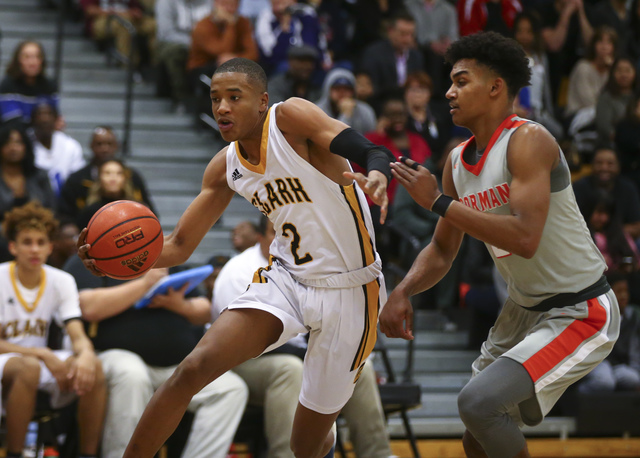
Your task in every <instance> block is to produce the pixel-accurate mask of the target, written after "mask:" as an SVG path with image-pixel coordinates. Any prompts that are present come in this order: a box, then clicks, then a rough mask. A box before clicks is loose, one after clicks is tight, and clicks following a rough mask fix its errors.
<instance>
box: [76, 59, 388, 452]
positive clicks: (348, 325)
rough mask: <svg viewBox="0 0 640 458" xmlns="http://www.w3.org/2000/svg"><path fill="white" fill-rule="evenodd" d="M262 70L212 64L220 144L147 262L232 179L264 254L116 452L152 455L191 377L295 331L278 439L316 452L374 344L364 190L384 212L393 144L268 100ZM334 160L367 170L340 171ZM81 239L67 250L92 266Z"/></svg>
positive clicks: (181, 407)
mask: <svg viewBox="0 0 640 458" xmlns="http://www.w3.org/2000/svg"><path fill="white" fill-rule="evenodd" d="M266 82H267V80H266V76H265V74H264V71H263V70H262V68H261V67H260V66H259V65H257V64H256V63H255V62H252V61H250V60H247V59H232V60H229V61H227V62H226V63H224V64H223V65H221V66H220V67H218V69H217V70H216V72H215V73H214V75H213V78H212V80H211V101H212V110H213V114H214V117H215V119H216V121H217V123H218V126H219V127H220V133H221V135H222V137H223V138H224V139H225V140H227V141H229V142H232V143H231V144H230V145H229V146H228V147H225V148H224V149H223V150H222V151H221V152H220V153H219V154H217V155H216V156H215V157H214V158H213V159H212V160H211V162H210V163H209V165H208V167H207V169H206V171H205V173H204V179H203V184H202V190H201V192H200V194H199V195H198V196H197V197H196V198H195V200H194V201H193V202H192V203H191V205H190V206H189V207H188V208H187V210H186V211H185V213H184V214H183V215H182V217H181V219H180V221H179V222H178V225H177V226H176V228H175V230H174V232H173V233H172V234H171V235H170V236H169V237H167V238H166V239H165V243H164V249H163V252H162V255H161V256H160V259H159V261H158V263H157V266H158V267H161V266H162V267H167V266H172V265H177V264H182V263H184V262H185V261H186V260H187V259H188V258H189V256H190V255H191V253H192V252H193V250H194V249H195V248H196V246H197V245H198V243H199V242H200V240H202V238H203V237H204V235H205V234H206V233H207V231H208V230H209V229H210V228H211V226H212V225H213V224H214V223H215V222H216V220H217V219H218V218H219V217H220V215H221V214H222V212H223V211H224V209H225V208H226V207H227V205H228V204H229V202H230V201H231V198H232V196H233V193H234V191H235V192H238V193H239V194H241V195H242V196H244V197H245V198H247V200H249V201H250V202H252V203H253V204H254V205H255V206H256V207H257V208H258V209H260V211H262V212H263V213H264V214H265V215H266V216H267V217H268V218H269V219H270V220H271V221H272V222H273V224H274V228H275V230H276V237H275V239H274V242H273V243H272V244H271V247H270V254H271V256H272V262H271V264H270V265H269V266H265V268H264V269H260V270H259V271H258V272H257V273H256V275H255V276H254V281H253V283H251V285H250V286H249V288H248V289H247V291H246V292H245V294H243V295H242V296H240V297H239V298H238V299H237V300H235V301H233V302H232V303H231V304H230V305H229V306H228V308H227V310H226V311H224V312H223V313H222V314H221V315H220V317H219V318H218V319H217V320H216V321H215V322H214V323H213V325H212V326H211V328H210V329H209V331H208V332H207V334H206V335H205V336H204V337H203V339H202V340H201V341H200V343H199V345H198V346H197V347H196V348H195V349H194V351H193V352H192V353H191V354H190V355H189V356H188V357H187V358H186V359H185V360H184V361H183V363H182V364H180V365H179V367H178V368H177V369H176V371H175V373H174V375H173V376H172V377H171V378H170V379H169V380H168V381H167V382H166V383H165V384H164V385H163V386H162V387H160V389H158V390H157V391H156V393H155V395H154V396H153V398H152V399H151V401H150V403H149V405H148V406H147V409H146V411H145V412H144V414H143V416H142V418H141V420H140V422H139V424H138V427H137V428H136V430H135V432H134V434H133V437H132V438H131V441H130V443H129V447H128V448H127V451H126V453H125V457H127V458H131V457H148V458H151V457H152V456H153V455H154V454H155V452H156V451H157V450H158V449H159V448H160V446H161V445H162V444H163V443H164V441H165V439H166V438H167V437H168V436H169V435H170V434H171V432H172V431H173V430H174V428H175V427H176V425H177V424H178V422H179V421H180V418H181V417H182V414H183V413H184V411H185V408H186V407H187V404H188V403H189V400H190V399H191V397H192V396H193V395H194V394H195V393H197V392H198V391H199V390H200V389H201V388H202V387H203V386H205V385H206V384H208V383H210V382H211V381H212V380H214V379H215V378H216V377H218V376H220V375H221V374H222V373H224V372H226V371H227V370H229V369H231V368H233V367H234V366H236V365H238V364H240V363H241V362H244V361H246V360H247V359H249V358H253V357H256V356H258V355H260V354H261V353H263V352H264V351H265V350H271V349H273V348H275V347H277V346H279V345H281V344H283V343H284V342H287V341H288V340H289V339H291V338H292V337H294V336H295V335H297V334H299V333H307V332H308V333H309V346H308V350H307V356H306V358H305V362H304V369H303V382H302V390H301V393H300V397H299V404H298V407H297V410H296V415H295V419H294V425H293V431H292V436H291V448H292V450H293V452H294V454H295V456H296V457H305V458H314V457H322V456H325V454H326V453H327V452H329V450H330V449H331V447H332V445H333V442H334V434H333V433H332V432H331V427H332V425H333V424H334V421H335V420H336V418H337V416H338V413H339V412H340V409H341V408H342V407H343V406H344V404H345V403H346V402H347V400H348V399H349V397H350V396H351V394H352V392H353V388H354V384H355V382H356V380H357V379H358V376H359V374H360V371H361V370H362V368H363V365H364V362H365V360H366V358H367V356H368V355H369V353H370V352H371V350H372V349H373V346H374V344H375V340H376V327H377V318H378V311H379V309H380V308H381V306H382V304H384V302H385V297H384V296H385V287H384V281H383V278H382V275H381V266H380V259H379V257H378V255H377V253H376V250H375V239H374V232H373V225H372V221H371V216H370V214H369V210H368V207H367V201H366V198H365V194H364V192H366V193H367V194H368V195H369V196H370V197H371V198H372V200H373V201H374V202H375V203H376V204H378V205H380V207H381V219H382V221H381V222H383V221H384V218H385V216H386V212H387V197H386V187H387V183H388V180H389V177H390V167H389V163H390V161H391V160H393V159H394V158H393V155H392V154H391V152H390V151H388V150H386V149H385V148H383V147H378V146H376V145H374V144H373V143H371V142H369V141H368V140H366V139H365V138H364V137H363V136H361V135H360V134H358V133H356V132H355V131H354V130H353V129H350V128H349V127H348V126H347V125H346V124H344V123H342V122H339V121H337V120H335V119H332V118H330V117H329V116H327V115H326V114H325V113H324V112H323V111H322V110H320V109H319V108H318V107H316V106H315V105H313V104H312V103H310V102H307V101H305V100H302V99H296V98H294V99H289V100H287V101H285V102H283V103H280V104H275V105H273V107H271V108H269V103H268V102H269V97H268V94H267V92H266V89H267V85H266ZM347 159H351V160H353V161H355V162H356V163H359V164H361V165H363V166H364V167H365V168H366V169H367V170H368V172H367V176H364V175H362V174H354V173H352V171H351V168H350V166H349V163H348V161H347ZM354 179H357V180H358V184H359V185H360V186H361V187H362V189H364V192H363V191H362V190H361V189H360V188H359V187H358V186H357V185H356V183H355V181H354ZM85 232H86V231H85ZM83 238H84V237H81V240H80V241H79V254H80V256H81V257H83V258H84V259H85V265H87V267H89V268H92V260H91V259H87V255H86V251H87V249H88V246H87V245H84V246H82V243H83Z"/></svg>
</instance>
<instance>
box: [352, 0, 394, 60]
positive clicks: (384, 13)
mask: <svg viewBox="0 0 640 458" xmlns="http://www.w3.org/2000/svg"><path fill="white" fill-rule="evenodd" d="M350 3H351V4H350V5H349V9H350V11H351V17H352V18H353V38H352V40H351V60H352V61H354V62H357V61H358V60H359V59H360V57H361V56H362V52H363V51H364V49H365V48H366V47H367V46H369V45H370V44H371V43H374V42H376V41H379V40H382V39H384V38H386V33H385V30H386V29H387V28H388V26H389V23H390V22H391V21H392V20H393V17H394V16H395V14H396V13H398V12H400V11H402V10H403V9H404V5H403V3H402V2H399V1H396V2H390V1H389V0H373V1H372V0H355V1H352V2H350Z"/></svg>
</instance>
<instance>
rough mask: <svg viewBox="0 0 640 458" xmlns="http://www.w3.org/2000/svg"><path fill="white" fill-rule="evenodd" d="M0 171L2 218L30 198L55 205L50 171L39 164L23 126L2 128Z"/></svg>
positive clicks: (44, 203) (51, 206) (49, 205)
mask: <svg viewBox="0 0 640 458" xmlns="http://www.w3.org/2000/svg"><path fill="white" fill-rule="evenodd" d="M0 172H1V174H0V221H2V218H3V217H4V213H5V212H7V211H8V210H11V209H12V208H13V207H19V206H21V205H24V204H26V203H27V202H29V201H31V200H36V201H38V202H40V203H41V204H42V205H43V206H45V207H47V208H51V209H54V208H55V196H54V194H53V191H52V190H51V185H50V184H49V178H48V177H47V173H46V172H45V171H44V170H41V169H39V168H37V167H36V165H35V161H34V156H33V144H32V143H31V140H30V139H29V136H28V135H27V133H26V131H25V130H24V129H23V128H22V127H19V126H17V125H14V126H11V125H8V126H4V127H2V128H0Z"/></svg>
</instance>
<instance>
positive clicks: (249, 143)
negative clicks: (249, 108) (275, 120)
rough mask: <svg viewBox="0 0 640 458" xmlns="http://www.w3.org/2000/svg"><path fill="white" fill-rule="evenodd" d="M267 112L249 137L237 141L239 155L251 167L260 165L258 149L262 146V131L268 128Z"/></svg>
mask: <svg viewBox="0 0 640 458" xmlns="http://www.w3.org/2000/svg"><path fill="white" fill-rule="evenodd" d="M268 112H269V110H267V111H265V112H264V113H263V114H262V115H261V116H260V118H259V119H258V121H257V122H256V125H255V127H254V128H253V130H252V131H251V133H250V134H249V135H247V136H246V137H244V138H242V139H240V140H238V144H239V145H240V154H241V155H242V157H243V158H244V159H246V160H247V161H249V162H250V163H251V164H253V165H258V164H259V163H260V157H261V156H260V148H261V146H262V133H263V131H264V129H268V128H269V126H268V125H266V122H265V121H266V118H267V113H268Z"/></svg>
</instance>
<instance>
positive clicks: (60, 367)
mask: <svg viewBox="0 0 640 458" xmlns="http://www.w3.org/2000/svg"><path fill="white" fill-rule="evenodd" d="M3 229H4V232H5V234H6V235H7V238H8V239H9V240H10V242H9V248H10V250H11V254H12V255H13V256H14V257H15V260H14V261H13V262H7V263H3V264H0V284H1V285H2V286H1V287H0V303H2V305H3V307H2V314H1V317H0V325H1V326H2V339H0V344H1V348H0V374H1V378H2V401H4V405H3V407H4V409H3V410H5V411H6V440H7V442H6V443H5V446H6V452H7V454H6V456H7V457H8V458H19V457H22V456H23V455H22V451H23V447H24V444H25V435H26V432H27V427H28V424H29V422H30V421H31V418H32V416H33V412H34V409H35V406H36V397H37V392H38V390H42V391H45V392H46V393H48V394H49V395H50V399H51V404H52V406H53V407H55V408H59V407H63V406H65V405H68V404H70V403H71V402H72V401H73V400H74V399H76V398H77V399H78V426H79V430H80V441H79V457H80V458H96V457H97V456H98V449H99V445H100V436H101V434H102V426H103V421H104V411H105V404H106V395H107V393H106V386H105V380H104V374H103V372H102V367H101V364H100V361H99V360H98V358H97V357H96V354H95V352H94V349H93V345H92V344H91V341H90V340H89V339H88V338H87V335H86V334H85V332H84V328H83V325H82V321H81V320H80V317H81V313H80V307H79V305H78V290H77V287H76V284H75V282H74V281H73V278H72V277H71V276H70V275H69V274H67V273H65V272H63V271H61V270H58V269H55V268H53V267H51V266H47V265H45V261H46V260H47V257H48V256H49V254H50V253H51V249H52V247H51V241H52V240H53V235H54V232H55V231H56V229H57V221H56V220H55V219H54V217H53V212H51V211H50V210H48V209H45V208H44V207H42V206H41V205H40V204H38V203H35V202H30V203H29V204H27V205H25V206H23V207H20V208H14V209H13V210H11V211H9V212H7V213H6V214H5V218H4V224H3ZM54 319H55V320H56V322H57V323H58V325H59V326H64V329H65V331H66V334H67V335H68V337H69V338H70V341H71V348H70V349H69V350H55V351H54V350H51V349H50V348H48V347H47V339H48V334H49V327H50V325H51V324H52V322H53V321H54Z"/></svg>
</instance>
